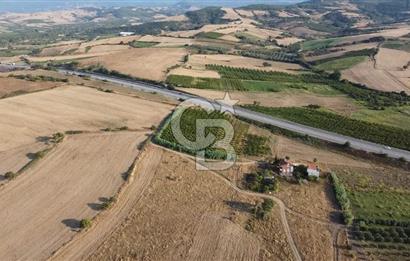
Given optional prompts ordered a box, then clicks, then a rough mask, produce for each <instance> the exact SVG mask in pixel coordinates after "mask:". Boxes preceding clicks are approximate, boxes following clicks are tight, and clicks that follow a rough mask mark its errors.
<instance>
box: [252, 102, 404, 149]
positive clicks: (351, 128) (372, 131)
mask: <svg viewBox="0 0 410 261" xmlns="http://www.w3.org/2000/svg"><path fill="white" fill-rule="evenodd" d="M245 107H246V108H247V109H250V110H253V111H257V112H261V113H265V114H268V115H272V116H275V117H279V118H283V119H286V120H290V121H293V122H297V123H300V124H304V125H307V126H311V127H315V128H319V129H324V130H328V131H332V132H336V133H340V134H343V135H347V136H351V137H355V138H358V139H363V140H368V141H372V142H376V143H380V144H385V145H388V146H392V147H396V148H401V149H406V150H410V139H409V138H408V137H410V131H409V130H404V129H400V128H395V127H391V126H386V125H382V124H377V123H370V122H365V121H360V120H355V119H350V118H347V117H345V116H341V115H338V114H335V113H331V112H327V111H322V110H317V109H308V108H296V107H289V108H270V107H263V106H258V105H246V106H245Z"/></svg>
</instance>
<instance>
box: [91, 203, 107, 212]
mask: <svg viewBox="0 0 410 261" xmlns="http://www.w3.org/2000/svg"><path fill="white" fill-rule="evenodd" d="M87 205H88V207H89V208H91V209H92V210H96V211H99V210H102V206H103V204H101V203H88V204H87Z"/></svg>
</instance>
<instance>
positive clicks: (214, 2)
mask: <svg viewBox="0 0 410 261" xmlns="http://www.w3.org/2000/svg"><path fill="white" fill-rule="evenodd" d="M178 2H181V0H117V1H112V0H111V1H110V0H107V1H106V0H101V1H93V0H84V1H78V0H75V1H67V0H48V1H47V0H46V1H44V0H0V13H2V12H40V11H50V10H61V9H71V8H76V7H120V6H164V5H172V4H176V3H178ZM183 2H189V3H191V4H194V5H198V6H244V5H249V4H261V3H263V4H291V3H297V2H301V1H300V0H270V1H269V0H219V1H218V0H190V1H183Z"/></svg>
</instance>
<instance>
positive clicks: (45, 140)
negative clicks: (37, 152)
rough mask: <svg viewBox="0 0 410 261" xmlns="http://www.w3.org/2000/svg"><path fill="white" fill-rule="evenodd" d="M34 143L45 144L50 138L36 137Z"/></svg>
mask: <svg viewBox="0 0 410 261" xmlns="http://www.w3.org/2000/svg"><path fill="white" fill-rule="evenodd" d="M36 141H37V142H43V143H47V142H49V141H50V137H48V136H38V137H37V138H36Z"/></svg>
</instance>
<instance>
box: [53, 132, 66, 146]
mask: <svg viewBox="0 0 410 261" xmlns="http://www.w3.org/2000/svg"><path fill="white" fill-rule="evenodd" d="M64 137H65V136H64V133H61V132H57V133H54V134H53V136H52V137H51V142H53V143H60V142H62V141H63V139H64Z"/></svg>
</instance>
